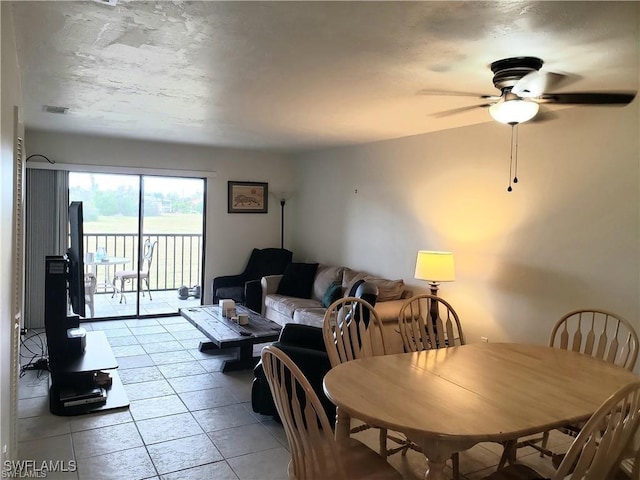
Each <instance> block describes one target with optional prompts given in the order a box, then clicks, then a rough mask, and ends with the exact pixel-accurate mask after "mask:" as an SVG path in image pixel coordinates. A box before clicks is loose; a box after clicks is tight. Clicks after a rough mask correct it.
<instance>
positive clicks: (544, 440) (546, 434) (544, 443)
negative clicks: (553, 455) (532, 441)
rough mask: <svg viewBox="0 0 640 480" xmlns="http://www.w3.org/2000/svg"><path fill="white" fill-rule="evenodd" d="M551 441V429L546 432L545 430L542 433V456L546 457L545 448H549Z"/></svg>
mask: <svg viewBox="0 0 640 480" xmlns="http://www.w3.org/2000/svg"><path fill="white" fill-rule="evenodd" d="M548 443H549V431H548V430H547V431H546V432H544V433H543V434H542V444H541V445H542V450H540V456H541V457H544V456H545V452H544V450H547V444H548Z"/></svg>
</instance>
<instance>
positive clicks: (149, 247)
mask: <svg viewBox="0 0 640 480" xmlns="http://www.w3.org/2000/svg"><path fill="white" fill-rule="evenodd" d="M157 243H158V241H157V240H156V241H155V242H151V239H149V238H147V239H146V240H145V241H144V246H143V254H142V255H143V258H142V266H141V267H142V268H141V270H140V271H137V270H118V271H116V273H115V276H114V278H113V295H111V298H113V297H114V296H115V295H116V294H117V293H119V294H120V302H119V303H122V300H124V303H127V298H126V297H125V296H124V284H125V282H130V281H132V280H134V279H139V280H138V282H141V281H143V282H144V283H145V285H146V286H147V292H148V293H149V300H153V298H151V289H150V288H149V270H150V269H151V262H152V261H153V251H154V250H155V247H156V245H157ZM138 285H139V284H138ZM141 290H142V296H143V297H144V289H143V288H141Z"/></svg>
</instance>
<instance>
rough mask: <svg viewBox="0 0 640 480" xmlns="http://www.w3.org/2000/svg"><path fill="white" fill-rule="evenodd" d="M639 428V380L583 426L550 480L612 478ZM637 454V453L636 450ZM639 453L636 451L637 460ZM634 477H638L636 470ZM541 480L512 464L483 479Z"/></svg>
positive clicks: (609, 400)
mask: <svg viewBox="0 0 640 480" xmlns="http://www.w3.org/2000/svg"><path fill="white" fill-rule="evenodd" d="M639 425H640V381H636V382H632V383H629V384H627V385H625V386H623V387H621V388H620V389H619V390H618V391H617V392H616V393H614V394H613V395H611V396H610V397H609V398H608V399H607V400H605V402H604V403H603V404H602V405H601V406H600V407H599V408H598V409H597V410H596V412H595V413H594V414H593V415H592V416H591V418H590V419H589V420H588V421H587V422H586V423H585V424H584V426H583V427H582V429H581V430H580V433H579V434H578V436H577V437H576V439H575V440H574V441H573V443H572V444H571V447H569V451H568V452H567V453H566V455H565V456H564V459H563V460H562V463H561V464H560V465H559V467H558V469H557V471H556V472H555V475H554V476H553V477H552V480H568V479H571V480H607V479H610V478H612V477H613V476H614V475H615V474H616V472H617V470H618V468H619V465H620V461H621V458H622V456H623V455H624V454H625V452H626V451H627V450H628V448H629V445H630V444H631V443H632V441H633V437H634V435H635V434H636V432H637V431H638V426H639ZM639 451H640V450H639ZM639 455H640V453H638V451H637V452H635V458H636V460H638V458H639ZM634 468H635V472H634V474H635V475H636V477H632V478H638V476H637V473H638V468H637V467H634ZM536 478H537V479H542V478H544V477H543V476H542V475H540V474H539V473H538V472H536V471H535V470H534V469H532V468H530V467H528V466H526V465H522V464H512V465H509V466H507V467H505V468H503V469H501V470H498V471H496V472H494V473H492V474H491V475H489V476H488V477H485V480H532V479H536Z"/></svg>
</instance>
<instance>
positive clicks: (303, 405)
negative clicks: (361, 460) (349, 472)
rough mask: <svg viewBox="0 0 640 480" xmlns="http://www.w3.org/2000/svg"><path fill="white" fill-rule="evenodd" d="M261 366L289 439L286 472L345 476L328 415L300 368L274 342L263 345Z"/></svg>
mask: <svg viewBox="0 0 640 480" xmlns="http://www.w3.org/2000/svg"><path fill="white" fill-rule="evenodd" d="M262 366H263V368H264V373H265V376H266V378H267V381H268V382H269V387H270V389H271V394H272V395H273V400H274V403H275V405H276V409H277V410H278V414H279V415H280V419H281V420H282V425H283V427H284V430H285V433H286V435H287V440H288V442H289V448H290V451H291V462H290V464H289V476H290V477H292V476H293V477H295V478H298V479H310V480H313V479H326V478H340V479H345V480H346V474H345V470H344V467H343V465H342V464H341V461H340V455H339V452H338V449H337V445H336V443H335V440H334V437H333V431H332V430H331V425H330V424H329V420H328V419H327V415H326V413H325V411H324V408H323V407H322V404H321V403H320V400H319V399H318V396H317V395H316V393H315V392H314V390H313V388H312V387H311V385H310V384H309V381H308V380H307V379H306V378H305V376H304V374H303V373H302V371H301V370H300V369H299V368H298V367H297V366H296V364H295V363H293V361H292V360H291V359H290V358H289V357H288V356H287V355H286V354H285V353H284V352H283V351H282V350H280V349H279V348H277V347H274V346H268V347H265V348H263V349H262Z"/></svg>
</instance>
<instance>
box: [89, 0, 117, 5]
mask: <svg viewBox="0 0 640 480" xmlns="http://www.w3.org/2000/svg"><path fill="white" fill-rule="evenodd" d="M93 1H94V2H96V3H102V4H104V5H109V6H110V7H115V6H116V5H117V4H118V0H93Z"/></svg>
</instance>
